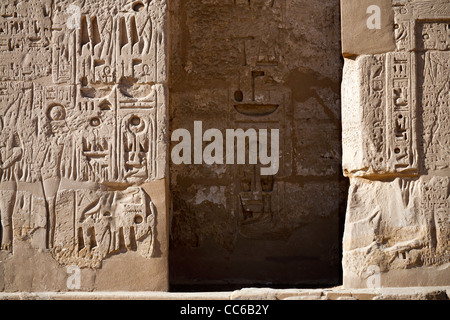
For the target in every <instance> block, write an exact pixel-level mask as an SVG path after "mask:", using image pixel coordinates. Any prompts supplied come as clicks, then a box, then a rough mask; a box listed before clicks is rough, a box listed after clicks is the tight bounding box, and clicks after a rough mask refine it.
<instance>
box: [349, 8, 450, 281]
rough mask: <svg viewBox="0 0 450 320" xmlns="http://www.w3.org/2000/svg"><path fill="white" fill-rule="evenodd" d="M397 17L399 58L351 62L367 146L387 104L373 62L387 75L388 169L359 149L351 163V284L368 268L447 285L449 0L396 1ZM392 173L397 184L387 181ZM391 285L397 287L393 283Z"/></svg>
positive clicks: (388, 56) (389, 55) (355, 104)
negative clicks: (378, 110)
mask: <svg viewBox="0 0 450 320" xmlns="http://www.w3.org/2000/svg"><path fill="white" fill-rule="evenodd" d="M393 10H394V12H395V25H394V28H395V29H394V36H395V39H396V43H397V50H396V51H394V52H389V53H386V54H383V55H376V56H360V57H357V58H356V60H355V61H356V62H354V61H347V62H346V69H348V70H349V72H348V74H345V75H344V77H345V78H346V79H344V84H348V81H350V80H351V79H352V78H351V77H354V78H355V79H356V78H358V77H359V78H360V79H361V81H360V82H359V83H358V86H359V87H360V89H359V90H360V94H359V95H357V96H356V97H351V95H348V93H347V96H344V99H346V100H347V102H348V103H350V105H351V106H353V107H355V108H358V107H359V106H358V104H359V101H361V102H362V105H363V106H364V115H361V117H368V119H369V120H368V121H364V125H363V126H362V127H361V130H362V132H363V133H362V135H361V137H359V139H360V140H361V141H364V142H362V143H361V145H363V146H366V147H367V145H368V144H367V142H365V141H369V142H370V143H371V139H370V137H371V134H373V135H374V136H376V135H377V134H376V133H377V130H376V129H377V126H375V125H374V123H375V121H374V115H373V114H372V113H371V110H373V106H376V105H378V104H380V103H379V102H378V95H376V94H374V92H376V90H372V88H373V87H376V85H374V84H373V83H372V81H371V78H370V75H371V73H370V68H369V67H368V66H369V63H367V61H379V62H380V65H382V66H383V68H380V70H385V76H381V78H384V79H386V83H385V84H384V85H383V86H384V88H383V89H382V90H380V92H381V93H382V95H383V99H382V100H383V101H385V110H386V113H385V115H384V121H385V128H386V134H385V139H386V140H385V141H386V150H385V157H386V162H385V163H384V164H382V166H381V167H380V166H378V167H376V166H375V165H374V163H373V159H374V158H376V157H377V156H376V154H375V153H371V152H369V151H370V150H371V149H370V148H366V149H364V148H363V150H362V151H361V150H360V149H359V146H358V145H357V144H354V145H353V146H351V147H352V148H353V150H356V151H354V152H355V154H362V156H361V158H362V160H360V159H357V160H359V161H353V162H352V161H347V163H344V167H346V171H347V174H348V175H349V176H350V177H351V188H350V194H351V195H350V197H349V204H348V211H347V217H348V219H347V225H346V231H345V236H344V273H345V276H344V278H345V280H344V282H345V283H347V284H348V283H351V282H352V281H356V282H358V281H360V279H361V278H362V274H363V273H364V271H365V270H367V269H368V267H369V266H370V265H377V266H381V268H382V269H383V270H382V271H383V276H384V272H386V273H388V272H389V271H390V270H396V272H402V271H401V270H403V271H405V272H407V273H406V274H408V272H410V271H411V270H413V269H415V270H414V271H413V272H424V273H426V274H427V277H428V279H427V280H426V281H425V282H426V283H429V284H430V285H431V284H432V283H436V281H438V282H439V281H444V282H445V281H448V279H447V280H445V279H444V280H441V278H440V276H439V275H440V269H441V268H442V270H444V271H443V272H447V273H448V263H449V262H450V253H449V252H450V251H449V250H450V243H449V230H450V224H449V212H450V193H449V190H450V189H449V187H450V186H449V178H448V172H447V170H448V167H449V162H450V151H449V146H450V130H449V122H448V119H449V117H450V115H449V110H450V108H449V106H450V105H449V103H450V95H449V92H450V62H449V61H450V51H449V49H450V47H449V43H450V40H449V36H450V29H449V21H450V20H449V18H450V2H449V1H447V0H442V1H414V0H411V1H395V2H393ZM380 57H382V58H380ZM352 66H355V67H354V68H353V69H352V68H351V67H352ZM378 83H380V84H381V83H382V81H380V82H378ZM344 92H346V91H345V90H344ZM349 97H351V98H352V99H353V100H352V99H350V98H349ZM358 99H359V100H358ZM356 110H357V111H359V109H356ZM346 116H347V115H346ZM347 117H348V116H347ZM348 118H349V117H348ZM345 124H346V122H345V121H344V125H345ZM348 128H350V127H348ZM345 130H347V129H345ZM368 137H369V139H367V138H368ZM345 138H346V135H344V139H345ZM344 146H345V147H346V146H347V144H346V143H345V141H344ZM369 146H370V145H369ZM353 150H352V149H351V148H347V149H346V150H345V152H344V158H345V159H347V160H349V159H350V156H351V155H352V154H351V151H353ZM349 151H350V152H349ZM380 160H381V159H380ZM349 164H350V165H349ZM349 169H350V170H349ZM386 175H389V177H390V178H392V179H393V181H386V180H384V179H385V178H386ZM356 176H360V177H362V178H370V180H371V181H368V180H367V179H360V178H357V177H356ZM382 199H383V200H382ZM423 267H427V268H423ZM436 267H437V268H436ZM429 270H433V271H429ZM386 279H389V273H388V274H387V275H386ZM388 282H389V283H388V285H389V284H391V283H396V278H395V277H394V278H392V279H389V281H388ZM408 283H411V284H414V285H416V284H417V283H418V280H416V279H411V280H410V281H408ZM439 283H442V282H439ZM421 285H423V282H421Z"/></svg>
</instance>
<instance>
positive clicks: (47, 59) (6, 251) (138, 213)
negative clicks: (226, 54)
mask: <svg viewBox="0 0 450 320" xmlns="http://www.w3.org/2000/svg"><path fill="white" fill-rule="evenodd" d="M165 11H166V3H165V1H163V0H159V1H125V0H121V1H101V2H99V1H93V0H92V1H91V0H86V1H51V0H47V1H34V0H33V1H21V0H7V1H6V2H2V4H1V13H0V54H1V62H0V81H1V84H0V88H1V89H0V103H1V104H0V126H1V129H2V130H1V138H0V150H1V155H0V164H1V168H0V177H1V182H0V193H1V197H0V212H1V217H2V219H1V221H2V223H1V226H2V232H1V234H2V239H1V249H2V253H1V254H2V256H1V259H2V260H3V259H4V258H5V259H11V260H14V257H15V256H16V255H20V254H21V248H22V247H24V246H25V247H29V248H32V249H35V250H40V252H45V253H48V254H50V255H51V256H52V257H53V258H54V259H55V261H57V263H58V265H60V266H69V265H75V266H78V267H80V268H91V269H101V268H102V262H103V261H104V260H105V259H108V258H110V257H112V256H114V255H122V254H124V253H126V252H135V253H137V254H139V255H140V256H142V257H143V258H145V259H148V260H149V261H151V260H152V259H154V258H155V257H159V258H161V257H163V256H166V253H162V252H161V251H160V250H159V249H158V250H156V251H155V249H154V248H155V245H156V246H158V247H159V246H160V245H161V242H165V241H166V240H165V235H164V234H162V233H160V234H159V236H157V234H158V231H157V229H158V228H162V229H161V230H165V227H164V226H158V223H161V222H162V221H164V219H161V220H159V218H158V217H163V216H164V215H165V214H166V212H165V209H166V208H165V207H164V205H163V206H162V210H161V206H160V205H159V204H158V206H159V208H157V205H155V202H154V199H152V196H151V195H150V194H148V193H147V191H146V190H147V189H148V186H149V185H151V184H152V183H153V182H154V181H157V180H160V179H164V178H166V173H167V169H166V168H167V165H168V163H167V156H166V141H167V137H166V133H165V132H166V130H167V128H166V126H167V123H166V121H167V116H166V113H167V105H166V96H167V89H166V69H165V68H166V62H165V56H166V53H165V50H166V38H165V37H166V34H165ZM162 192H165V189H163V190H162ZM161 272H162V273H166V272H167V271H166V270H163V269H162V270H161Z"/></svg>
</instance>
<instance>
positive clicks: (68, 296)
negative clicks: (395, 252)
mask: <svg viewBox="0 0 450 320" xmlns="http://www.w3.org/2000/svg"><path fill="white" fill-rule="evenodd" d="M449 290H450V289H449V288H448V287H428V288H382V289H351V290H350V289H343V288H341V287H336V288H331V289H314V290H305V289H288V290H279V289H278V290H276V289H268V288H266V289H264V288H260V289H254V288H248V289H243V290H239V291H233V292H229V291H228V292H226V291H225V292H192V293H179V292H171V293H168V292H123V291H122V292H119V291H118V292H93V293H91V292H36V293H0V300H118V299H120V300H179V301H182V300H192V301H195V300H217V301H228V300H231V301H234V298H238V299H242V298H243V297H244V296H245V297H246V298H249V299H250V300H272V299H273V296H274V295H275V296H276V299H277V300H291V301H292V300H449V299H450V296H448V295H446V294H445V293H446V291H447V292H448V291H449ZM268 298H269V299H268Z"/></svg>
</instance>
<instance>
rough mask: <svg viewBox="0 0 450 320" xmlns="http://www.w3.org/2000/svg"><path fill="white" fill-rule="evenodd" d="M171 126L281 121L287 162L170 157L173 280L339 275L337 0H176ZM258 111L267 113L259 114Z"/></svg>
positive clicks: (342, 191)
mask: <svg viewBox="0 0 450 320" xmlns="http://www.w3.org/2000/svg"><path fill="white" fill-rule="evenodd" d="M170 17H171V20H170V25H171V29H170V30H171V36H172V41H171V42H172V43H171V53H170V120H171V122H170V127H171V130H172V131H174V130H176V129H179V128H185V129H188V130H189V131H190V132H191V133H193V132H194V121H202V123H203V130H207V129H211V128H217V129H219V130H221V131H222V132H223V133H225V130H226V129H238V128H241V129H244V130H246V129H248V128H255V129H261V128H267V129H279V130H280V145H281V147H280V154H281V158H280V170H279V172H278V173H277V174H276V175H275V176H274V177H263V176H261V175H260V173H259V167H258V166H252V165H234V166H233V165H225V164H224V165H212V166H207V165H179V166H175V165H173V166H171V168H170V178H171V192H172V197H173V199H172V201H173V202H172V204H173V209H172V210H173V211H172V215H173V216H172V227H171V254H170V256H171V258H170V266H171V283H172V284H174V286H175V287H178V286H182V285H195V284H209V285H233V284H238V285H242V284H243V285H245V284H266V285H267V284H272V285H288V286H294V285H329V284H337V283H339V276H340V251H341V249H340V242H341V240H340V239H341V237H340V229H339V219H340V214H342V215H343V213H344V210H345V208H344V206H345V199H346V191H347V189H346V181H345V179H344V178H343V177H342V170H341V166H340V163H341V115H340V114H341V113H340V104H341V103H340V82H341V72H342V61H341V57H340V35H339V30H340V23H339V1H334V0H333V1H329V0H323V1H322V0H319V1H309V0H271V1H267V0H260V1H258V0H251V1H248V0H245V1H243V0H242V1H241V0H189V1H185V0H181V1H172V2H171V3H170ZM255 110H262V111H255Z"/></svg>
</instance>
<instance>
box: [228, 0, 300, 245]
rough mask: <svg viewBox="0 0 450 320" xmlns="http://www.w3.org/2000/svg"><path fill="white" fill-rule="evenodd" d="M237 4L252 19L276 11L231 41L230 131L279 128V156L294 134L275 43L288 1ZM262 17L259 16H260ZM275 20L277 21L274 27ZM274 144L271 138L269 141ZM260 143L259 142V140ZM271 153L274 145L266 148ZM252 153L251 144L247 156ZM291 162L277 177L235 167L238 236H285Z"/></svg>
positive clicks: (234, 209)
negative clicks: (262, 12)
mask: <svg viewBox="0 0 450 320" xmlns="http://www.w3.org/2000/svg"><path fill="white" fill-rule="evenodd" d="M234 4H235V6H236V7H239V8H242V10H246V12H247V11H248V12H247V14H248V15H252V14H255V13H254V12H258V10H260V9H263V10H264V8H266V7H270V8H274V9H275V10H273V11H272V12H271V14H272V15H273V18H272V22H274V23H269V24H265V25H264V26H261V28H259V29H258V31H255V30H254V31H253V32H252V33H247V34H245V33H244V34H238V35H236V36H235V37H233V38H231V39H230V40H231V41H232V42H233V43H234V44H235V49H236V51H237V53H238V54H237V55H236V57H237V59H236V61H235V74H234V75H233V77H232V79H233V80H232V85H231V87H230V91H229V117H230V121H231V124H230V125H231V127H233V128H242V129H243V130H248V129H256V130H259V129H268V130H269V133H270V130H271V129H277V130H280V137H281V141H280V154H290V152H288V151H287V150H289V146H288V145H287V144H286V143H285V141H284V138H285V137H288V136H289V135H290V132H289V130H290V128H291V126H290V125H287V122H288V121H290V120H289V119H291V117H290V116H289V115H288V114H290V112H291V110H290V107H289V106H290V103H291V96H290V92H289V90H286V89H285V88H284V87H283V86H282V85H280V83H279V82H278V81H277V80H276V78H277V76H278V75H279V74H280V73H281V72H280V70H281V67H280V62H281V54H280V48H279V44H278V42H277V41H276V36H277V34H278V32H279V31H277V29H276V27H275V26H280V25H283V23H284V10H285V1H278V0H275V1H235V3H234ZM253 11H254V12H253ZM256 19H258V18H256ZM275 22H276V23H275ZM268 139H269V140H268V141H270V136H269V137H268ZM259 143H261V142H259ZM267 148H268V153H269V154H270V152H271V151H270V143H269V144H268V145H267ZM249 152H251V151H250V149H249V147H248V146H247V158H248V156H249ZM289 170H290V165H289V159H288V157H287V156H286V158H283V159H282V161H281V163H280V170H279V172H278V174H277V175H275V176H262V175H261V174H260V166H259V165H242V166H237V167H236V169H235V170H234V175H235V178H236V179H235V183H234V184H233V189H232V196H233V206H232V207H231V210H232V214H233V215H235V214H236V213H238V216H239V224H240V228H239V232H240V234H241V235H243V236H244V237H248V238H252V239H261V238H264V239H268V238H270V239H280V238H283V237H287V236H288V235H287V233H286V232H285V230H286V226H285V225H284V223H286V222H284V223H283V221H285V220H286V219H284V216H285V214H286V209H285V183H284V181H282V177H283V176H286V175H289V174H290V173H291V172H290V171H289Z"/></svg>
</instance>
